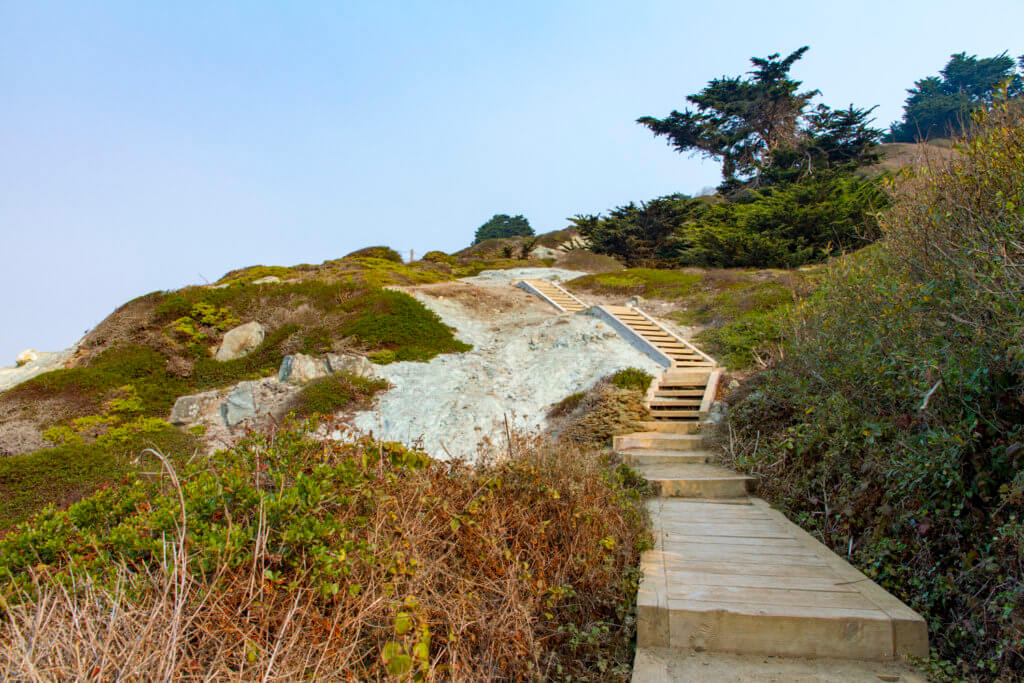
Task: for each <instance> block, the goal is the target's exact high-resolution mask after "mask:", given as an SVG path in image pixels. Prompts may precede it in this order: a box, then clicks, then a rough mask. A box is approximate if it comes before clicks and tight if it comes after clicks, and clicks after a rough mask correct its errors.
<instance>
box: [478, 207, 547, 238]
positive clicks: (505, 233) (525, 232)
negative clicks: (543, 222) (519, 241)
mask: <svg viewBox="0 0 1024 683" xmlns="http://www.w3.org/2000/svg"><path fill="white" fill-rule="evenodd" d="M531 235H533V228H531V227H530V221H528V220H526V218H524V217H523V216H522V215H516V216H509V215H508V214H504V213H497V214H494V216H492V217H491V219H490V220H489V221H487V222H486V223H484V224H483V225H481V226H480V227H479V228H477V230H476V237H475V238H474V239H473V244H479V243H481V242H483V241H484V240H493V239H497V238H501V237H530V236H531Z"/></svg>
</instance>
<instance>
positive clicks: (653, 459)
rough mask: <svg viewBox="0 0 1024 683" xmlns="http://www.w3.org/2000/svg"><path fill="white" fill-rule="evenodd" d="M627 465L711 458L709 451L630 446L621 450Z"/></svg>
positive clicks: (694, 462) (671, 462)
mask: <svg viewBox="0 0 1024 683" xmlns="http://www.w3.org/2000/svg"><path fill="white" fill-rule="evenodd" d="M619 455H621V456H622V461H623V462H624V463H626V464H627V465H632V466H642V465H670V464H679V463H684V464H703V463H706V462H708V461H710V460H711V453H709V452H707V451H659V450H657V449H654V448H630V449H627V450H624V451H620V452H619Z"/></svg>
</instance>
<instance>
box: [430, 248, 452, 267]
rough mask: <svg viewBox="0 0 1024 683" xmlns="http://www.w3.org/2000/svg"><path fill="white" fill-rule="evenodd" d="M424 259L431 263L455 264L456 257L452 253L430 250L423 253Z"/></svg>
mask: <svg viewBox="0 0 1024 683" xmlns="http://www.w3.org/2000/svg"><path fill="white" fill-rule="evenodd" d="M423 260H424V261H429V262H431V263H446V264H448V265H450V266H452V265H455V261H456V258H455V257H454V256H452V255H451V254H446V253H444V252H443V251H428V252H427V253H426V254H424V255H423Z"/></svg>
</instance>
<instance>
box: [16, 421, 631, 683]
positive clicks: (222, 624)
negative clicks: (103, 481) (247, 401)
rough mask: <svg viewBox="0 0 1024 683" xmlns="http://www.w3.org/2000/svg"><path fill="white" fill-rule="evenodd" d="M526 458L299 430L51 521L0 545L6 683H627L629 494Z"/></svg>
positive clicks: (620, 476) (550, 455)
mask: <svg viewBox="0 0 1024 683" xmlns="http://www.w3.org/2000/svg"><path fill="white" fill-rule="evenodd" d="M327 428H328V429H335V428H337V426H336V425H327ZM510 450H511V454H510V457H508V458H507V459H503V460H502V461H501V462H497V463H484V464H480V465H477V466H470V465H467V464H464V463H460V462H453V463H441V462H436V461H433V460H431V459H430V458H428V457H427V456H425V455H423V454H422V453H419V452H416V451H412V450H408V449H406V448H404V447H402V446H400V445H398V444H392V443H385V444H380V443H377V442H375V441H372V440H363V441H357V442H355V443H350V444H343V443H340V442H336V441H332V442H327V443H321V442H316V441H313V440H311V439H309V438H308V437H307V436H306V432H305V431H304V430H303V429H299V428H293V429H287V430H284V431H282V432H279V433H278V434H276V435H275V436H273V437H271V436H267V435H262V434H257V435H254V436H252V437H251V438H250V439H248V440H246V441H244V442H242V443H240V444H238V445H237V446H236V447H235V448H233V449H231V450H230V451H226V452H221V453H219V454H217V455H216V456H214V457H212V458H210V459H201V460H194V461H192V462H190V463H188V464H184V465H182V466H181V467H179V468H178V469H177V470H175V469H173V468H170V467H164V468H163V469H164V474H165V476H163V477H160V476H159V473H154V475H153V476H152V477H148V478H147V477H139V478H137V480H136V481H134V482H133V483H131V484H130V485H127V486H123V487H118V488H111V489H107V490H105V491H102V492H100V493H98V494H96V495H95V496H93V497H91V498H89V499H87V500H84V501H82V502H80V503H77V504H75V505H73V506H72V507H71V508H70V509H68V510H67V511H65V512H59V511H56V510H54V509H52V508H50V509H48V510H46V511H44V512H43V513H42V514H40V515H39V516H38V517H37V518H35V519H34V520H33V521H32V522H31V523H29V524H25V525H22V526H21V527H20V528H19V529H18V530H17V532H15V533H13V534H10V535H9V536H7V537H6V538H5V539H3V540H0V676H2V677H3V678H4V679H5V680H7V679H24V678H43V679H53V680H73V679H96V680H106V679H109V678H118V677H120V678H125V679H132V680H136V679H141V680H153V679H160V680H170V679H177V678H194V677H196V676H200V677H202V678H203V679H204V680H238V679H246V680H248V679H259V678H262V679H264V680H267V679H272V678H273V679H282V680H294V679H298V680H305V679H315V678H319V677H320V676H323V675H328V676H333V675H335V674H338V673H341V672H344V675H346V676H350V677H352V678H353V679H354V680H384V679H389V680H390V679H402V680H468V679H472V680H483V679H502V680H541V679H549V678H560V679H566V680H574V681H598V680H600V681H616V680H618V681H626V680H628V679H629V671H630V664H631V660H632V643H633V638H634V632H635V630H634V610H635V602H634V596H635V594H636V589H637V582H638V577H639V572H638V570H637V569H636V566H637V563H638V553H639V552H640V551H641V550H642V549H644V548H645V547H649V540H648V539H647V537H646V534H645V531H644V515H643V509H642V506H641V504H640V496H639V495H638V493H637V491H636V490H635V489H633V488H630V486H629V483H628V482H631V481H632V478H631V477H627V476H626V475H627V474H628V472H626V471H623V472H620V471H619V470H617V469H616V468H615V467H614V466H613V465H612V464H611V463H610V462H609V461H607V460H606V459H604V458H603V456H601V455H600V454H599V453H597V452H595V451H583V450H578V449H575V448H572V447H568V446H564V445H563V446H553V445H551V444H549V443H545V442H537V441H532V440H524V439H521V438H518V437H513V439H512V443H511V444H510ZM153 460H154V462H153V463H152V466H151V468H150V469H153V470H158V469H160V464H161V463H159V462H157V461H156V460H155V458H154V459H153Z"/></svg>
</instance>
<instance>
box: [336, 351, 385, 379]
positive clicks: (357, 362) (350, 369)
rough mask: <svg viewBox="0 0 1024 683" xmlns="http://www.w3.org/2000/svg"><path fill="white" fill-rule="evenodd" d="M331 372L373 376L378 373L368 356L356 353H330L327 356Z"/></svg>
mask: <svg viewBox="0 0 1024 683" xmlns="http://www.w3.org/2000/svg"><path fill="white" fill-rule="evenodd" d="M326 361H327V370H328V371H329V372H332V373H333V372H344V373H347V374H349V375H355V376H356V377H373V376H375V375H376V372H375V371H374V366H373V363H371V362H370V360H369V359H368V358H367V357H366V356H360V355H358V354H354V353H345V354H338V353H329V354H327V356H326Z"/></svg>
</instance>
